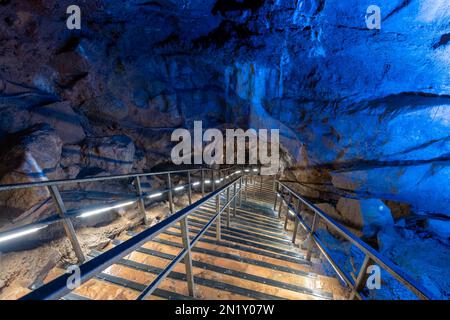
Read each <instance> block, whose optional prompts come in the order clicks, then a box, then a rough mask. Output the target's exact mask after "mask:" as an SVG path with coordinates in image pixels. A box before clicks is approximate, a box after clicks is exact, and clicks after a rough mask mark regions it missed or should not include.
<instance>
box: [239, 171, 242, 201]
mask: <svg viewBox="0 0 450 320" xmlns="http://www.w3.org/2000/svg"><path fill="white" fill-rule="evenodd" d="M240 207H242V175H241V177H240V179H239V208H240Z"/></svg>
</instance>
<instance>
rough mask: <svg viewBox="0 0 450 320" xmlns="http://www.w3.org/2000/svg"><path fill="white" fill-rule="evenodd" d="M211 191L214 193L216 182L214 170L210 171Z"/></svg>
mask: <svg viewBox="0 0 450 320" xmlns="http://www.w3.org/2000/svg"><path fill="white" fill-rule="evenodd" d="M211 185H212V191H216V180H214V169H212V170H211Z"/></svg>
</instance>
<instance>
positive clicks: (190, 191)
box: [187, 171, 192, 204]
mask: <svg viewBox="0 0 450 320" xmlns="http://www.w3.org/2000/svg"><path fill="white" fill-rule="evenodd" d="M187 176H188V198H189V204H192V184H191V172H190V171H188V172H187Z"/></svg>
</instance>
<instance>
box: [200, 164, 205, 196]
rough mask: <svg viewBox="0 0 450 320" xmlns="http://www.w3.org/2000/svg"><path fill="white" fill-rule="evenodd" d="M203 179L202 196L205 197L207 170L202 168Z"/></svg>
mask: <svg viewBox="0 0 450 320" xmlns="http://www.w3.org/2000/svg"><path fill="white" fill-rule="evenodd" d="M201 180H202V198H203V197H205V171H204V170H203V169H202V171H201Z"/></svg>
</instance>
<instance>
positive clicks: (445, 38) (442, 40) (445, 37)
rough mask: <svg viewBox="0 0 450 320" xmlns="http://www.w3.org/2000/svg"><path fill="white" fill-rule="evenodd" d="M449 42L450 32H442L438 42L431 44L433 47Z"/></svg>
mask: <svg viewBox="0 0 450 320" xmlns="http://www.w3.org/2000/svg"><path fill="white" fill-rule="evenodd" d="M449 42H450V33H446V34H443V35H442V36H441V38H440V39H439V41H438V42H436V43H435V44H434V45H433V49H437V48H439V47H443V46H446V45H447V44H448V43H449Z"/></svg>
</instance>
